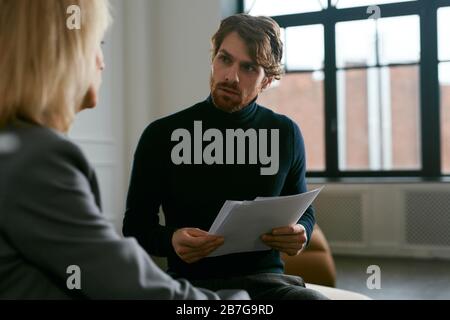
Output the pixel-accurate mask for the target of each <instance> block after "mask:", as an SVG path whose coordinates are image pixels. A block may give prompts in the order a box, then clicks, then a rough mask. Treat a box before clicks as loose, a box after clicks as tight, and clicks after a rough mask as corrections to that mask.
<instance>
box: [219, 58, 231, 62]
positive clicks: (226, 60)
mask: <svg viewBox="0 0 450 320" xmlns="http://www.w3.org/2000/svg"><path fill="white" fill-rule="evenodd" d="M219 59H220V60H222V61H223V62H225V63H230V62H231V59H230V58H228V57H227V56H220V57H219Z"/></svg>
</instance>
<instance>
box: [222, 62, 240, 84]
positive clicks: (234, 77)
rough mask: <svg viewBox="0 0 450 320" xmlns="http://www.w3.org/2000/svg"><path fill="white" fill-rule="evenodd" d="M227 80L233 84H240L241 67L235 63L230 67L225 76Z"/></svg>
mask: <svg viewBox="0 0 450 320" xmlns="http://www.w3.org/2000/svg"><path fill="white" fill-rule="evenodd" d="M225 80H226V81H227V82H231V83H234V82H236V83H239V65H238V64H237V63H234V64H233V65H232V66H230V67H229V68H228V70H227V73H226V74H225Z"/></svg>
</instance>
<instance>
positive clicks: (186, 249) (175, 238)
mask: <svg viewBox="0 0 450 320" xmlns="http://www.w3.org/2000/svg"><path fill="white" fill-rule="evenodd" d="M223 242H224V239H223V237H219V236H215V235H210V234H209V233H208V232H206V231H204V230H200V229H197V228H183V229H178V230H177V231H175V232H174V234H173V235H172V246H173V248H174V249H175V252H176V253H177V255H178V256H179V257H180V258H181V259H182V260H183V261H184V262H187V263H193V262H196V261H198V260H200V259H202V258H204V257H206V256H208V255H209V254H210V253H211V252H213V251H214V250H216V249H217V248H218V247H220V246H221V245H222V244H223Z"/></svg>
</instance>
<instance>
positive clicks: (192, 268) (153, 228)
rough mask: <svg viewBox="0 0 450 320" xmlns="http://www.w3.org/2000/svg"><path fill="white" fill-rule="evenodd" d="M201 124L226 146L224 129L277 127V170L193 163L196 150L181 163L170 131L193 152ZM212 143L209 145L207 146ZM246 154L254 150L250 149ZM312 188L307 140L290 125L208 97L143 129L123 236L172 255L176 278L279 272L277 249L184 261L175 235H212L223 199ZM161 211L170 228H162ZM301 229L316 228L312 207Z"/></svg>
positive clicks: (259, 108) (268, 114)
mask: <svg viewBox="0 0 450 320" xmlns="http://www.w3.org/2000/svg"><path fill="white" fill-rule="evenodd" d="M195 121H201V122H202V129H203V132H205V131H206V130H207V129H209V128H215V129H218V130H220V131H221V132H222V135H223V137H224V143H223V145H224V148H225V136H226V135H225V130H226V129H238V128H241V129H243V130H244V131H246V130H247V129H250V128H253V129H256V132H258V129H268V132H270V130H271V129H278V130H279V169H278V172H277V173H276V174H274V175H261V172H260V169H261V167H267V165H261V164H260V163H259V161H258V164H248V162H246V164H236V161H235V164H211V165H208V164H205V163H203V164H194V150H193V149H192V152H191V155H192V162H191V163H192V164H179V165H175V164H174V163H173V162H172V158H171V152H172V149H173V147H174V146H175V145H177V144H178V143H179V142H178V141H171V136H172V132H173V131H174V130H176V129H186V130H188V131H189V132H190V134H191V137H192V148H193V145H194V143H193V139H194V122H195ZM268 137H270V134H268ZM209 143H210V142H203V148H204V147H205V146H206V145H208V144H209ZM269 146H270V144H269ZM202 150H203V149H202ZM246 150H247V152H248V147H247V148H246ZM268 150H270V147H268ZM269 152H270V151H269ZM224 158H225V149H224ZM246 159H248V153H247V154H246ZM224 163H226V162H225V161H224ZM306 190H307V189H306V181H305V149H304V143H303V138H302V135H301V133H300V130H299V128H298V126H297V125H296V124H295V123H294V122H293V121H292V120H290V119H289V118H287V117H286V116H283V115H279V114H276V113H274V112H273V111H271V110H269V109H267V108H264V107H262V106H260V105H258V104H257V103H256V102H255V101H253V102H252V103H251V104H250V105H248V106H247V107H245V108H243V109H241V110H240V111H237V112H234V113H227V112H225V111H222V110H220V109H218V108H216V107H215V106H214V104H213V103H212V99H211V97H209V98H208V99H206V100H205V101H203V102H200V103H198V104H196V105H194V106H192V107H190V108H188V109H185V110H183V111H180V112H178V113H175V114H173V115H171V116H168V117H165V118H162V119H159V120H157V121H155V122H153V123H151V124H150V125H149V126H148V127H147V128H146V129H145V131H144V133H143V134H142V137H141V139H140V141H139V144H138V147H137V150H136V153H135V157H134V164H133V170H132V175H131V182H130V187H129V191H128V198H127V204H126V212H125V217H124V221H123V234H124V235H125V236H132V237H135V238H136V239H137V240H138V242H139V243H140V245H141V246H142V247H143V248H144V249H145V250H146V251H147V252H148V253H149V254H151V255H155V256H164V257H167V258H168V268H169V269H168V271H169V273H171V274H172V275H174V276H179V277H184V278H187V279H204V278H214V277H226V276H237V275H245V274H253V273H261V272H277V273H281V272H283V263H282V261H281V259H280V255H279V252H278V251H275V250H267V251H258V252H248V253H237V254H230V255H224V256H219V257H213V258H204V259H202V260H200V261H198V262H195V263H192V264H188V263H185V262H184V261H182V260H181V259H180V258H179V257H178V256H177V255H176V253H175V251H174V249H173V247H172V242H171V239H172V234H173V232H174V230H176V229H179V228H185V227H194V228H200V229H202V230H206V231H208V230H209V228H210V226H211V224H212V223H213V221H214V219H215V217H216V216H217V214H218V212H219V210H220V208H221V207H222V205H223V203H224V202H225V200H253V199H255V198H256V197H259V196H262V197H270V196H280V195H292V194H297V193H302V192H305V191H306ZM160 207H162V211H163V214H164V218H165V226H162V225H161V224H160V219H159V211H160ZM273 214H277V213H276V212H274V213H273ZM255 223H258V222H257V221H255ZM299 223H300V224H302V225H303V226H304V227H305V229H306V232H307V236H308V239H310V238H311V232H312V229H313V226H314V223H315V218H314V211H313V208H312V207H309V208H308V210H307V211H306V212H305V214H304V215H303V216H302V218H301V219H300V221H299ZM225 241H226V239H225Z"/></svg>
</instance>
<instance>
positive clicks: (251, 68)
mask: <svg viewBox="0 0 450 320" xmlns="http://www.w3.org/2000/svg"><path fill="white" fill-rule="evenodd" d="M244 70H245V71H248V72H253V71H255V70H256V69H255V67H254V66H252V65H246V66H244Z"/></svg>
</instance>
